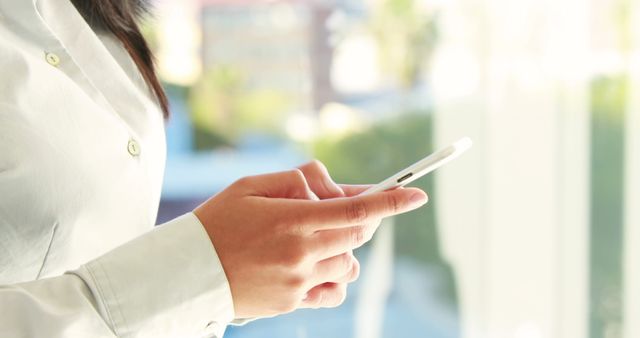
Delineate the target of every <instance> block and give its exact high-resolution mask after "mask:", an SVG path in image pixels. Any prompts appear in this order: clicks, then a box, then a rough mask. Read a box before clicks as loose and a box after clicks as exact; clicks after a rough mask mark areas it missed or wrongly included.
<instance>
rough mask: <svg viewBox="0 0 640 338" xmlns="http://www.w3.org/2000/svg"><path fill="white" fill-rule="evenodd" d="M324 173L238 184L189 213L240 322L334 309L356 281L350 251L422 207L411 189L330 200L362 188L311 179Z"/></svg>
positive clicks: (304, 171) (419, 194)
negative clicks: (206, 240) (382, 222)
mask: <svg viewBox="0 0 640 338" xmlns="http://www.w3.org/2000/svg"><path fill="white" fill-rule="evenodd" d="M322 168H323V167H322V166H319V163H316V164H312V165H311V167H308V166H303V167H302V168H301V169H296V170H292V171H287V172H280V173H274V174H266V175H259V176H252V177H246V178H242V179H240V180H238V181H237V182H235V183H234V184H232V185H231V186H229V187H228V188H227V189H225V190H224V191H222V192H221V193H219V194H217V195H216V196H214V197H212V198H211V199H209V200H208V201H206V202H205V203H203V204H202V205H200V206H199V207H198V208H196V210H194V213H195V214H196V216H197V217H198V218H199V219H200V221H201V222H202V224H203V225H204V227H205V229H206V231H207V233H208V234H209V237H210V238H211V241H212V243H213V245H214V247H215V248H216V251H217V253H218V256H219V258H220V261H221V262H222V266H223V268H224V270H225V273H226V275H227V279H228V280H229V284H230V286H231V293H232V295H233V302H234V308H235V313H236V317H237V318H250V317H260V316H270V315H276V314H281V313H286V312H290V311H293V310H295V309H297V308H300V307H332V306H337V305H339V304H340V303H341V302H342V301H343V299H344V291H343V290H341V288H343V285H344V283H348V282H350V281H352V280H353V279H355V278H356V277H357V270H358V269H357V267H356V266H355V265H356V264H357V262H356V261H355V259H354V258H353V256H352V255H351V254H350V251H351V250H352V249H354V248H356V247H359V246H361V245H362V244H364V243H365V242H366V241H368V240H369V239H370V238H371V236H372V235H373V232H374V231H375V227H377V224H379V223H378V220H379V219H381V218H383V217H387V216H392V215H395V214H399V213H402V212H406V211H410V210H413V209H415V208H418V207H419V206H421V205H423V204H424V203H426V201H427V196H426V194H425V193H424V192H423V191H422V190H419V189H415V188H407V189H397V190H393V191H387V192H382V193H376V194H371V195H368V196H352V197H338V198H331V197H332V196H335V195H336V194H337V195H340V194H341V193H345V192H344V190H347V194H345V195H350V194H349V193H351V194H355V193H356V192H358V191H359V190H361V189H358V188H354V187H346V186H344V187H343V189H341V188H339V187H337V186H335V184H333V182H331V183H329V182H328V181H322V180H324V179H326V178H325V177H324V175H325V174H322V175H317V173H318V172H316V173H315V174H314V171H315V170H319V169H322ZM324 170H325V172H326V169H324ZM326 176H327V177H328V174H326ZM308 181H309V182H308ZM329 181H330V178H329ZM332 184H333V185H332ZM336 188H337V189H336ZM319 198H328V199H324V200H319ZM328 282H330V283H328Z"/></svg>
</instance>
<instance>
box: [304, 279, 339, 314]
mask: <svg viewBox="0 0 640 338" xmlns="http://www.w3.org/2000/svg"><path fill="white" fill-rule="evenodd" d="M346 297H347V284H336V283H324V284H320V285H318V286H316V287H314V288H313V289H311V290H309V291H308V292H307V296H306V298H305V299H304V300H303V301H302V304H301V306H300V307H301V308H312V309H317V308H322V307H336V306H338V305H340V304H342V302H344V299H345V298H346Z"/></svg>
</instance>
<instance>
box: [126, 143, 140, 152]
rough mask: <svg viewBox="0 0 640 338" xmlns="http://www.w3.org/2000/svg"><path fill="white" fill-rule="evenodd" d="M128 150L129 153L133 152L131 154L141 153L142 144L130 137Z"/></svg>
mask: <svg viewBox="0 0 640 338" xmlns="http://www.w3.org/2000/svg"><path fill="white" fill-rule="evenodd" d="M127 151H129V154H131V156H138V155H140V144H139V143H138V141H136V140H134V139H130V140H129V143H127Z"/></svg>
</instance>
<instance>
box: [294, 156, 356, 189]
mask: <svg viewBox="0 0 640 338" xmlns="http://www.w3.org/2000/svg"><path fill="white" fill-rule="evenodd" d="M299 169H300V171H302V173H303V174H304V177H305V178H306V180H307V184H308V185H309V188H311V191H313V192H314V193H315V194H316V195H317V196H318V197H319V198H320V199H327V198H336V197H344V196H345V194H344V192H343V191H342V189H341V188H340V186H338V185H337V184H336V183H335V182H334V181H333V179H331V176H330V175H329V171H328V170H327V167H325V166H324V164H322V162H320V161H318V160H314V161H311V162H309V163H307V164H304V165H302V166H300V167H299Z"/></svg>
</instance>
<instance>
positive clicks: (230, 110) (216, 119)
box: [188, 66, 292, 149]
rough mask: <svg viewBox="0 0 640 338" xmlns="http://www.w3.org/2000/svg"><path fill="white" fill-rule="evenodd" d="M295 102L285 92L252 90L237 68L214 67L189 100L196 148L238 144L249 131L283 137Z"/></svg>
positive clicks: (195, 87) (195, 86)
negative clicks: (283, 122) (286, 116)
mask: <svg viewBox="0 0 640 338" xmlns="http://www.w3.org/2000/svg"><path fill="white" fill-rule="evenodd" d="M291 102H292V100H291V98H290V97H288V96H287V95H286V94H284V93H282V92H279V91H276V90H271V89H262V88H251V87H249V86H248V85H247V83H246V79H245V76H244V74H243V73H242V71H240V70H239V69H238V68H237V67H233V66H218V67H215V68H212V69H210V70H209V71H207V72H206V73H205V74H204V76H203V77H202V78H201V80H200V81H199V82H198V83H197V84H195V85H194V86H193V87H192V88H191V91H190V93H189V97H188V105H189V107H190V111H191V117H192V121H193V123H194V126H195V131H196V148H198V149H202V148H208V147H210V146H216V145H217V144H234V143H235V142H236V141H237V140H238V138H239V137H240V136H241V135H242V134H244V133H246V132H248V131H254V132H260V133H265V134H272V135H279V134H280V133H281V126H282V123H281V122H282V120H283V118H284V115H283V114H284V113H285V112H286V111H287V110H288V109H289V107H290V105H291ZM199 140H204V141H205V142H199Z"/></svg>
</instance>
